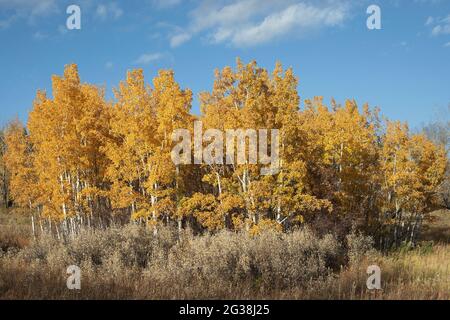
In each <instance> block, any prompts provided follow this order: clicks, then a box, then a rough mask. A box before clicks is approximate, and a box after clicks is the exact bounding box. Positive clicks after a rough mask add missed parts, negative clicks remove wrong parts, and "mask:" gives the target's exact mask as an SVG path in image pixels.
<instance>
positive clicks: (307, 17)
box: [216, 3, 346, 46]
mask: <svg viewBox="0 0 450 320" xmlns="http://www.w3.org/2000/svg"><path fill="white" fill-rule="evenodd" d="M345 16H346V13H345V11H344V9H343V8H340V7H336V8H335V7H326V8H317V7H314V6H309V5H305V4H303V3H299V4H297V5H292V6H290V7H288V8H286V9H285V10H283V11H281V12H277V13H274V14H271V15H269V16H267V17H266V18H265V19H264V20H263V21H262V22H261V23H259V24H256V25H251V26H248V27H247V28H244V29H236V30H228V34H229V35H230V37H231V41H232V42H233V43H234V44H235V45H237V46H251V45H255V44H260V43H265V42H269V41H271V40H273V39H275V38H277V37H280V36H283V35H285V34H288V33H290V32H292V31H294V30H297V31H298V32H305V31H306V29H309V28H317V27H328V26H336V25H338V24H340V23H342V22H343V21H344V19H345ZM226 38H227V37H225V39H226ZM216 39H217V37H216ZM225 39H224V38H223V37H222V39H221V40H222V41H223V40H225Z"/></svg>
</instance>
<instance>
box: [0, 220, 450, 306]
mask: <svg viewBox="0 0 450 320" xmlns="http://www.w3.org/2000/svg"><path fill="white" fill-rule="evenodd" d="M0 221H1V220H0ZM3 221H4V220H3ZM440 227H442V224H441V225H440ZM0 230H1V231H2V232H1V233H0V247H1V248H2V250H1V251H0V299H443V300H449V299H450V245H449V244H446V243H438V244H434V243H433V242H431V241H427V242H422V243H421V245H420V246H419V247H417V248H415V249H414V250H411V249H408V248H402V249H401V250H398V251H397V252H392V253H390V254H389V255H387V256H386V255H381V254H380V253H378V252H376V251H375V250H373V249H372V247H371V239H370V238H367V237H364V236H362V235H358V234H351V235H349V236H348V237H347V240H346V243H339V242H338V241H337V240H336V239H335V238H334V237H333V236H331V235H326V236H325V237H322V238H318V237H317V236H315V235H314V234H313V233H312V232H311V231H309V230H308V229H304V230H299V231H296V232H293V233H290V234H280V233H273V232H266V233H264V234H262V235H261V236H258V237H250V236H248V235H246V234H243V233H239V234H236V233H231V232H221V233H218V234H216V235H205V236H195V237H194V236H192V235H191V234H189V233H188V232H185V233H184V234H183V235H182V241H181V242H180V241H179V238H178V234H177V233H176V231H175V230H173V229H170V228H162V229H160V231H159V234H158V236H157V237H154V236H153V234H152V231H151V230H146V229H145V228H141V227H137V226H131V225H129V226H125V227H122V228H113V229H109V230H106V231H96V232H87V231H85V232H84V233H82V234H81V235H80V236H78V237H76V238H75V239H73V240H71V241H69V242H67V243H61V242H58V241H56V240H55V239H52V238H50V237H43V238H40V239H38V240H37V241H33V240H31V239H29V237H28V236H27V235H26V234H27V232H29V230H26V228H22V227H20V224H17V226H15V227H14V226H12V225H8V224H6V225H5V224H0ZM28 234H29V233H28ZM72 264H75V265H78V266H80V267H81V270H82V280H81V283H82V289H81V290H80V291H76V290H68V289H67V287H66V279H67V275H66V274H65V272H66V268H67V266H69V265H72ZM372 264H376V265H378V266H380V268H381V271H382V290H377V291H371V290H368V289H367V288H366V280H367V277H368V276H367V274H366V269H367V267H368V266H369V265H372Z"/></svg>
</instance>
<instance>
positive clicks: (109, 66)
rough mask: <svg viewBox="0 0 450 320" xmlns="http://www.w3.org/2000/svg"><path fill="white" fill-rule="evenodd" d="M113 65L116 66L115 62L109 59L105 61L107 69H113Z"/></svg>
mask: <svg viewBox="0 0 450 320" xmlns="http://www.w3.org/2000/svg"><path fill="white" fill-rule="evenodd" d="M112 67H114V63H112V62H111V61H108V62H106V63H105V68H106V69H112Z"/></svg>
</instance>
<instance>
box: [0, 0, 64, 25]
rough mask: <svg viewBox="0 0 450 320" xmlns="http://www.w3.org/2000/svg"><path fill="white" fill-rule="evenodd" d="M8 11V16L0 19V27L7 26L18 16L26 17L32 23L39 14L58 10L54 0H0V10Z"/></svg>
mask: <svg viewBox="0 0 450 320" xmlns="http://www.w3.org/2000/svg"><path fill="white" fill-rule="evenodd" d="M1 11H5V12H8V14H9V18H8V19H7V20H3V21H0V27H8V26H9V25H10V24H11V22H12V21H14V20H16V19H18V18H25V19H28V22H30V23H32V22H34V20H35V19H36V18H37V17H39V16H48V15H51V14H54V13H56V12H58V6H57V1H56V0H0V12H1Z"/></svg>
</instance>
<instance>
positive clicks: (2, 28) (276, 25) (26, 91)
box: [0, 0, 450, 127]
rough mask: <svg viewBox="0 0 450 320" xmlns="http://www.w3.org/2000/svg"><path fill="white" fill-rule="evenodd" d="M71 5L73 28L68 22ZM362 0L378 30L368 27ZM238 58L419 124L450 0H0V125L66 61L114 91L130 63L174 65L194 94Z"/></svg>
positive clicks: (436, 99) (444, 97)
mask: <svg viewBox="0 0 450 320" xmlns="http://www.w3.org/2000/svg"><path fill="white" fill-rule="evenodd" d="M70 4H77V5H79V6H80V8H81V30H68V29H67V28H66V20H67V18H68V16H69V15H68V14H66V8H67V6H68V5H70ZM371 4H376V5H379V6H380V8H381V14H382V17H381V19H382V29H381V30H368V29H367V27H366V20H367V18H368V16H369V15H368V14H367V13H366V9H367V7H368V6H369V5H371ZM236 57H241V58H242V59H243V61H244V62H248V61H250V60H253V59H255V60H256V61H257V62H258V64H259V65H260V66H263V67H266V68H268V69H272V68H273V66H274V64H275V62H276V61H277V60H279V61H281V62H282V63H283V64H284V65H285V66H292V67H293V69H294V71H295V73H296V75H297V76H298V77H299V79H300V84H299V94H300V96H301V98H302V99H305V98H311V97H313V96H316V95H321V96H324V97H325V100H326V101H327V102H328V101H329V100H330V99H331V98H332V97H334V98H335V99H336V100H337V101H338V102H344V100H345V99H347V98H355V99H356V100H357V102H358V103H359V104H361V105H362V104H363V103H365V102H368V103H369V104H370V105H371V106H378V107H380V108H381V109H382V112H383V114H384V115H386V116H387V117H389V118H391V119H397V120H402V121H408V122H409V123H410V125H411V126H412V127H416V126H419V125H420V124H421V123H424V122H428V121H430V120H434V119H435V118H436V114H437V113H439V112H444V113H445V110H446V109H447V106H448V105H449V104H450V0H385V1H373V0H367V1H366V0H356V1H355V0H354V1H349V0H315V1H307V0H303V1H301V0H277V1H275V0H259V1H257V0H241V1H237V0H228V1H226V0H215V1H208V0H198V1H194V0H188V1H180V0H166V1H162V0H139V1H137V0H128V1H106V0H71V1H64V0H62V1H61V0H60V1H57V0H0V70H1V77H0V94H1V99H0V125H4V124H5V123H6V122H7V121H9V120H11V119H13V118H14V117H16V116H18V117H19V118H20V119H22V120H23V121H26V119H27V113H28V111H29V110H30V108H31V105H32V101H33V99H34V97H35V94H36V90H38V89H45V90H47V92H48V93H51V82H50V79H51V75H52V74H62V72H63V68H64V65H65V64H68V63H77V64H78V68H79V71H80V75H81V79H82V81H83V82H89V83H95V84H98V85H101V86H105V87H106V90H107V96H108V98H112V88H113V87H116V86H117V85H118V83H119V81H120V80H123V79H124V78H125V75H126V71H127V70H129V69H133V68H143V69H144V71H145V75H146V79H147V82H150V81H151V79H152V78H153V76H154V75H155V74H156V72H157V70H158V69H161V68H171V69H174V70H175V75H176V78H177V80H178V81H179V82H180V83H181V85H182V86H183V87H189V88H190V89H192V90H193V92H194V93H195V94H197V93H199V92H201V91H204V90H210V89H211V86H212V83H213V71H214V69H215V68H218V67H219V68H221V67H223V66H226V65H234V64H235V59H236ZM193 112H198V100H197V98H195V99H194V103H193ZM446 116H448V112H447V113H446ZM441 117H442V115H441Z"/></svg>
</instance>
